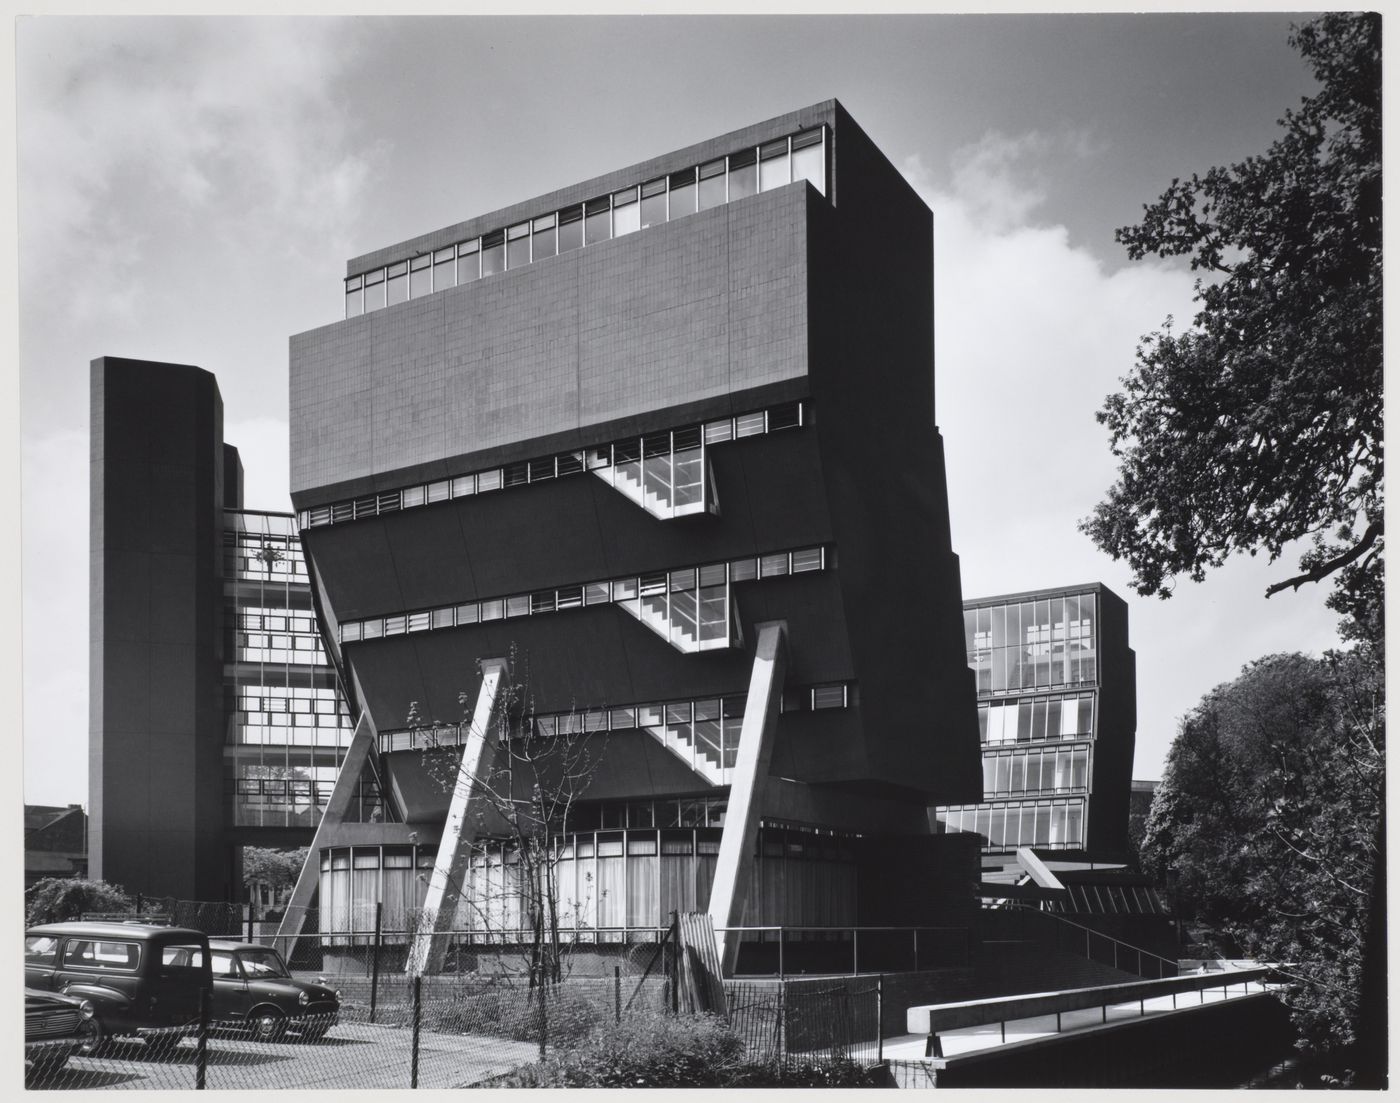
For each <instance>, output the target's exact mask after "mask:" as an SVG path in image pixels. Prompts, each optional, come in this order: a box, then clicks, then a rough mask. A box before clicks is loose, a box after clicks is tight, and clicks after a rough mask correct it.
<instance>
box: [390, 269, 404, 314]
mask: <svg viewBox="0 0 1400 1103" xmlns="http://www.w3.org/2000/svg"><path fill="white" fill-rule="evenodd" d="M388 285H389V291H388V296H389V300H388V301H389V305H390V306H393V305H394V304H395V303H402V302H407V301H408V261H406V260H401V261H399V262H398V264H391V265H389V279H388Z"/></svg>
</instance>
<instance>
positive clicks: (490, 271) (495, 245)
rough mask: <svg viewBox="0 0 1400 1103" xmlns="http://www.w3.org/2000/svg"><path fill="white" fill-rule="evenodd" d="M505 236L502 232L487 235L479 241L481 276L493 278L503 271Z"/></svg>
mask: <svg viewBox="0 0 1400 1103" xmlns="http://www.w3.org/2000/svg"><path fill="white" fill-rule="evenodd" d="M505 263H506V235H505V233H504V232H503V231H501V230H497V231H495V233H490V234H487V235H486V236H485V237H483V238H482V239H481V274H482V275H483V276H494V275H495V274H496V273H497V272H503V271H505Z"/></svg>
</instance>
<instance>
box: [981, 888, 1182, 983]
mask: <svg viewBox="0 0 1400 1103" xmlns="http://www.w3.org/2000/svg"><path fill="white" fill-rule="evenodd" d="M988 910H992V909H988ZM995 910H996V911H999V912H1001V913H1003V914H1014V915H1017V916H1019V917H1022V922H1023V923H1024V922H1025V919H1024V917H1025V916H1031V915H1034V916H1039V917H1040V918H1039V919H1037V920H1034V922H1038V923H1042V924H1044V923H1045V922H1046V921H1047V920H1050V921H1053V923H1054V924H1056V926H1054V927H1053V928H1052V929H1054V930H1055V935H1054V937H1055V945H1056V948H1057V949H1064V950H1070V951H1072V952H1074V953H1079V952H1080V948H1079V947H1080V941H1081V940H1080V937H1079V936H1080V934H1081V933H1082V936H1083V938H1082V942H1083V956H1084V957H1086V958H1088V959H1089V960H1090V961H1100V960H1101V959H1100V958H1098V957H1096V956H1095V955H1094V946H1095V943H1096V940H1097V942H1098V944H1101V945H1102V944H1107V945H1108V946H1110V947H1111V948H1112V955H1113V961H1112V964H1113V967H1114V968H1115V969H1119V970H1121V971H1123V972H1132V973H1136V974H1137V975H1138V976H1140V977H1155V978H1158V979H1160V978H1162V977H1174V976H1176V975H1177V974H1178V972H1179V971H1180V970H1179V967H1178V965H1177V962H1176V961H1175V960H1174V959H1172V958H1169V957H1164V956H1163V955H1161V954H1158V953H1154V952H1153V951H1151V950H1144V949H1143V948H1142V947H1141V946H1134V945H1133V944H1132V943H1130V942H1125V941H1123V939H1121V938H1115V937H1114V936H1113V935H1110V934H1105V933H1104V932H1103V931H1099V930H1095V929H1094V928H1093V927H1088V926H1085V925H1084V924H1083V923H1076V922H1074V920H1072V919H1066V918H1065V917H1064V916H1062V915H1059V914H1057V913H1055V912H1047V911H1042V910H1041V909H1039V908H1032V907H1027V906H1025V905H1022V904H1017V905H1013V906H1011V907H1007V908H998V909H995ZM1066 928H1072V929H1073V930H1074V931H1075V932H1076V933H1075V934H1074V935H1071V936H1069V937H1065V934H1066ZM1129 963H1132V967H1131V968H1129ZM1103 964H1105V965H1107V964H1109V963H1108V962H1107V961H1103ZM1144 967H1146V971H1144Z"/></svg>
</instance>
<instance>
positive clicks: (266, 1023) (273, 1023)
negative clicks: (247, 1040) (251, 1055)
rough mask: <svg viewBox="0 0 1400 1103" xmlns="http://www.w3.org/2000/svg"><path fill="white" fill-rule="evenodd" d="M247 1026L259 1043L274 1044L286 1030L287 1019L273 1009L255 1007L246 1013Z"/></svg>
mask: <svg viewBox="0 0 1400 1103" xmlns="http://www.w3.org/2000/svg"><path fill="white" fill-rule="evenodd" d="M248 1025H249V1027H250V1028H251V1029H252V1031H253V1037H254V1038H256V1039H257V1040H258V1041H259V1042H275V1041H277V1040H278V1039H279V1038H281V1037H282V1035H283V1033H284V1032H285V1031H286V1029H287V1017H286V1016H285V1015H283V1014H282V1012H280V1011H278V1010H277V1008H275V1007H255V1008H253V1010H252V1011H250V1012H248Z"/></svg>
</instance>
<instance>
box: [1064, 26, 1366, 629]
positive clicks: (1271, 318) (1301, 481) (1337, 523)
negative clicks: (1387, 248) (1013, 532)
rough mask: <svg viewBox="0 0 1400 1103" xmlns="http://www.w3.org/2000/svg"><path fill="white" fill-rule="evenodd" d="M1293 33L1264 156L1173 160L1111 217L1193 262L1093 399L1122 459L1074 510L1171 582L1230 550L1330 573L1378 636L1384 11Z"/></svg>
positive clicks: (1143, 583)
mask: <svg viewBox="0 0 1400 1103" xmlns="http://www.w3.org/2000/svg"><path fill="white" fill-rule="evenodd" d="M1289 41H1290V43H1291V44H1292V45H1293V47H1294V48H1295V49H1297V50H1298V52H1299V53H1300V54H1301V55H1302V56H1303V58H1304V59H1306V61H1307V62H1308V64H1309V65H1310V66H1311V68H1312V71H1313V73H1314V75H1315V76H1316V77H1317V80H1318V81H1319V83H1320V84H1321V89H1320V91H1318V92H1317V94H1316V95H1313V96H1310V97H1306V98H1304V99H1303V100H1302V103H1301V106H1300V107H1299V108H1298V109H1297V110H1294V111H1287V112H1286V113H1285V114H1284V117H1283V118H1282V119H1281V120H1280V125H1281V126H1282V127H1283V129H1284V134H1283V136H1282V137H1281V138H1279V139H1278V140H1277V141H1275V142H1274V143H1273V145H1271V146H1270V147H1269V149H1268V152H1267V153H1265V154H1264V155H1263V156H1254V157H1249V158H1247V159H1245V160H1244V161H1242V162H1240V163H1239V164H1236V165H1232V166H1230V167H1229V168H1212V169H1210V170H1209V171H1208V172H1206V173H1205V175H1204V176H1200V175H1192V176H1191V177H1190V179H1188V180H1181V179H1177V180H1173V181H1172V183H1171V186H1170V187H1169V188H1168V189H1167V190H1166V191H1165V192H1164V193H1163V194H1162V196H1161V198H1160V199H1159V200H1158V201H1157V202H1156V203H1155V204H1153V205H1151V206H1148V207H1145V208H1144V210H1145V212H1146V213H1145V217H1144V218H1143V221H1142V222H1141V223H1139V224H1138V225H1135V226H1127V227H1124V228H1122V229H1120V230H1119V231H1118V232H1117V239H1118V241H1119V242H1121V243H1122V244H1123V245H1125V246H1126V247H1127V251H1128V255H1129V256H1130V257H1131V258H1132V259H1134V260H1140V259H1142V258H1144V257H1147V256H1151V255H1155V256H1158V257H1173V256H1185V257H1189V258H1190V261H1191V267H1192V269H1193V270H1195V271H1198V272H1200V273H1202V276H1201V277H1200V278H1198V279H1197V283H1196V302H1197V303H1198V304H1199V307H1200V309H1199V311H1198V313H1197V314H1196V317H1195V320H1194V323H1193V324H1192V326H1191V328H1190V329H1187V330H1185V331H1182V332H1177V331H1175V330H1174V329H1173V328H1172V320H1171V319H1170V318H1168V319H1167V323H1166V327H1165V328H1164V329H1163V330H1162V331H1161V332H1158V333H1153V334H1150V335H1148V336H1147V337H1145V338H1144V339H1143V341H1142V343H1141V345H1140V346H1139V349H1138V355H1137V364H1136V367H1135V368H1134V370H1133V371H1132V372H1131V373H1130V374H1129V375H1128V376H1127V377H1126V378H1124V379H1123V380H1122V381H1121V382H1122V385H1123V390H1122V392H1121V393H1118V394H1114V395H1110V396H1109V397H1108V399H1107V401H1106V403H1105V405H1104V407H1103V409H1102V410H1101V411H1100V412H1099V414H1098V420H1099V422H1100V423H1101V424H1104V425H1107V426H1108V428H1109V432H1110V443H1111V448H1112V450H1113V454H1114V455H1115V456H1116V457H1117V458H1118V460H1119V470H1118V478H1117V481H1116V482H1115V483H1114V485H1113V486H1112V487H1111V488H1110V490H1109V493H1108V496H1107V498H1106V499H1105V500H1104V501H1103V502H1101V503H1100V504H1099V505H1098V506H1097V507H1096V508H1095V510H1094V512H1093V514H1092V515H1091V516H1090V517H1088V518H1087V519H1086V520H1084V521H1083V522H1081V528H1082V530H1083V531H1084V532H1086V533H1087V534H1088V535H1089V536H1090V537H1092V538H1093V540H1094V542H1095V543H1096V544H1098V546H1099V547H1100V548H1102V549H1103V550H1104V551H1106V552H1108V553H1109V554H1110V555H1112V556H1113V557H1114V558H1115V559H1124V560H1126V561H1127V562H1128V564H1129V566H1130V567H1131V568H1132V570H1133V572H1134V575H1135V587H1136V589H1137V590H1138V592H1139V593H1142V594H1157V595H1159V596H1162V597H1167V596H1170V593H1171V587H1172V584H1173V580H1174V579H1175V577H1176V576H1178V575H1186V576H1187V577H1189V578H1191V579H1193V580H1196V581H1200V580H1201V579H1202V578H1203V577H1204V574H1205V571H1206V570H1207V569H1208V568H1211V567H1216V566H1219V565H1220V564H1221V563H1222V562H1224V560H1225V559H1226V558H1227V557H1229V556H1230V555H1231V554H1233V553H1236V552H1240V551H1247V552H1249V554H1251V555H1254V554H1257V553H1258V552H1260V551H1263V552H1266V553H1267V554H1268V556H1269V559H1270V562H1272V561H1274V560H1276V559H1277V558H1278V557H1279V556H1280V555H1281V554H1282V553H1283V551H1284V549H1285V547H1286V546H1287V545H1288V544H1290V543H1291V542H1292V541H1295V540H1299V539H1304V538H1308V539H1311V540H1312V545H1311V548H1310V549H1309V550H1308V551H1307V552H1306V553H1305V554H1304V555H1303V557H1302V561H1301V564H1300V566H1301V568H1302V569H1301V571H1300V572H1299V573H1298V574H1296V575H1294V576H1292V577H1290V578H1287V579H1284V580H1282V581H1280V582H1276V583H1274V584H1273V585H1271V586H1270V587H1269V588H1268V591H1267V594H1266V596H1269V595H1272V594H1274V593H1277V592H1279V591H1281V590H1285V589H1290V588H1291V589H1295V590H1296V589H1297V588H1298V587H1300V586H1302V585H1303V584H1304V583H1307V582H1317V581H1321V580H1322V579H1325V578H1329V577H1331V578H1332V579H1333V584H1334V593H1333V595H1332V597H1331V599H1330V602H1329V603H1330V604H1331V605H1332V607H1333V608H1336V609H1337V610H1338V611H1339V612H1341V613H1343V614H1344V616H1345V623H1344V626H1343V630H1344V632H1346V633H1347V634H1348V635H1350V636H1352V637H1353V638H1358V639H1368V640H1370V641H1371V642H1374V643H1379V642H1380V641H1381V639H1382V637H1383V632H1384V628H1383V623H1382V616H1383V581H1382V579H1383V569H1384V564H1383V549H1384V538H1383V537H1384V531H1385V528H1384V526H1385V521H1384V483H1383V473H1382V467H1383V459H1384V424H1383V402H1382V386H1383V379H1382V341H1381V167H1380V164H1381V163H1380V150H1381V115H1380V109H1381V101H1380V89H1381V85H1380V16H1379V15H1376V14H1374V13H1372V14H1367V13H1342V12H1334V13H1330V14H1327V15H1324V16H1322V17H1321V18H1319V19H1316V20H1314V21H1312V22H1309V23H1307V24H1304V25H1303V26H1302V27H1295V28H1294V30H1293V33H1292V35H1291V37H1290V40H1289Z"/></svg>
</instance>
